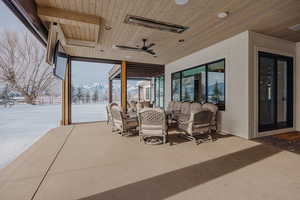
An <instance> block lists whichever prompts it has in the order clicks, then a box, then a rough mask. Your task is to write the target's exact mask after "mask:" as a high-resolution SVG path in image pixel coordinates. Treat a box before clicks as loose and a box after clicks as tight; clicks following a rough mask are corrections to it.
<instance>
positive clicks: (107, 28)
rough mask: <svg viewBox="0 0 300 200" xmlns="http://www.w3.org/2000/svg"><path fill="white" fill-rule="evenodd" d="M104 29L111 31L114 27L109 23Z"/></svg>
mask: <svg viewBox="0 0 300 200" xmlns="http://www.w3.org/2000/svg"><path fill="white" fill-rule="evenodd" d="M104 29H105V30H107V31H109V30H111V29H112V27H111V26H108V25H105V26H104Z"/></svg>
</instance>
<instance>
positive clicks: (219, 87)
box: [207, 60, 225, 109]
mask: <svg viewBox="0 0 300 200" xmlns="http://www.w3.org/2000/svg"><path fill="white" fill-rule="evenodd" d="M224 66H225V62H224V60H223V61H220V62H216V63H212V64H209V65H207V93H208V95H207V101H208V102H211V103H213V104H217V105H219V107H220V109H221V108H223V109H224V107H225V88H224V86H225V84H224V83H225V77H224V73H225V68H224Z"/></svg>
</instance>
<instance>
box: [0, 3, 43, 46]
mask: <svg viewBox="0 0 300 200" xmlns="http://www.w3.org/2000/svg"><path fill="white" fill-rule="evenodd" d="M2 2H3V3H4V4H5V5H6V6H7V7H8V8H9V9H10V10H11V11H12V12H13V13H14V15H15V16H16V17H17V18H18V19H19V20H20V21H21V22H22V23H23V24H24V25H25V27H26V28H27V29H28V30H29V31H30V32H31V33H32V34H33V35H34V36H35V37H36V38H37V39H38V40H39V41H40V42H41V43H42V45H43V46H44V47H46V46H47V38H48V31H47V29H46V28H45V27H44V25H43V24H42V22H41V20H40V19H39V17H38V16H37V11H36V10H37V8H36V4H35V3H34V1H29V0H28V1H22V2H23V4H22V2H20V1H15V0H2ZM24 5H27V10H26V9H25V8H24ZM29 7H31V11H30V10H28V9H29ZM32 10H33V11H34V12H35V13H33V11H32ZM28 13H30V15H29V14H28ZM29 16H30V17H29ZM32 18H34V19H35V22H34V21H33V19H32Z"/></svg>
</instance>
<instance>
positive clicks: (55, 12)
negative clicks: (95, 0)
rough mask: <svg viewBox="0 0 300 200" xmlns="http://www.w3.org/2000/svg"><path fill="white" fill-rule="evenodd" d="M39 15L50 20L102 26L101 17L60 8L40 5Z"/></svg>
mask: <svg viewBox="0 0 300 200" xmlns="http://www.w3.org/2000/svg"><path fill="white" fill-rule="evenodd" d="M38 15H39V17H40V18H41V19H42V20H44V21H48V22H56V23H59V24H67V25H74V26H90V25H95V26H100V23H101V19H100V17H97V16H93V15H86V14H82V13H76V12H71V11H66V10H62V9H58V8H48V7H38Z"/></svg>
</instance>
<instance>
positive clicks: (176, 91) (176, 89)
mask: <svg viewBox="0 0 300 200" xmlns="http://www.w3.org/2000/svg"><path fill="white" fill-rule="evenodd" d="M180 76H181V73H180V72H177V73H174V74H172V94H173V101H180V92H181V91H180V90H181V87H180Z"/></svg>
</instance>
